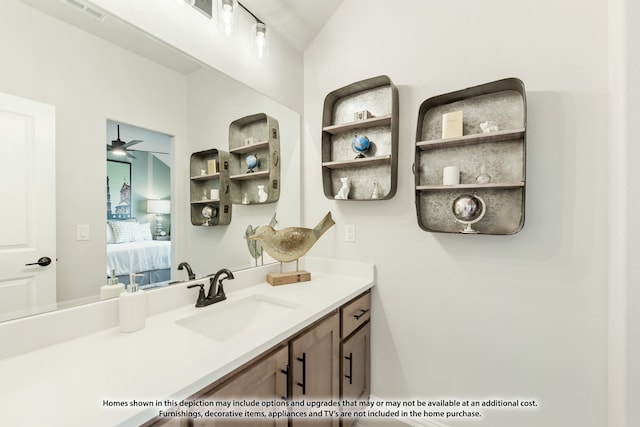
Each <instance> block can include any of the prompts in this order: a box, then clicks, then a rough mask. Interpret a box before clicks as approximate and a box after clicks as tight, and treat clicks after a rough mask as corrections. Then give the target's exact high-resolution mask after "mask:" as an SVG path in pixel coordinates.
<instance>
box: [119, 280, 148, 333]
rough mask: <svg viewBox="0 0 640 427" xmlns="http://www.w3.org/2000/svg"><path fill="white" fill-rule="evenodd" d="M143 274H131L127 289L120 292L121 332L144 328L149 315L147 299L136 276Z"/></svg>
mask: <svg viewBox="0 0 640 427" xmlns="http://www.w3.org/2000/svg"><path fill="white" fill-rule="evenodd" d="M141 276H144V275H143V274H133V273H132V274H130V275H129V286H127V290H126V291H124V292H122V293H121V294H120V332H134V331H137V330H139V329H142V328H144V322H145V318H146V317H147V299H146V295H145V293H144V291H143V290H142V289H138V284H137V283H136V277H141Z"/></svg>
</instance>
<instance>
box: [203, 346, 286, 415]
mask: <svg viewBox="0 0 640 427" xmlns="http://www.w3.org/2000/svg"><path fill="white" fill-rule="evenodd" d="M288 361H289V354H288V350H287V347H286V346H284V347H281V348H280V349H279V350H277V351H276V352H274V353H271V355H269V356H266V357H265V358H264V359H261V360H259V361H258V362H255V363H253V364H251V365H250V366H249V367H247V368H246V369H245V370H243V371H242V372H240V373H238V374H237V375H234V376H233V377H231V378H230V379H229V380H228V381H226V382H224V383H223V384H221V385H220V386H219V387H216V388H215V389H214V390H212V391H211V392H209V393H207V394H205V395H204V396H202V397H200V398H199V399H209V400H230V399H245V400H246V399H257V400H274V399H280V398H283V397H286V394H287V374H286V369H287V364H288ZM283 371H284V372H283ZM236 410H238V409H236ZM261 410H264V408H261V407H257V408H256V411H261ZM193 425H194V426H246V425H251V426H270V427H271V426H286V425H287V419H286V418H282V419H278V420H273V419H269V418H267V419H261V418H251V419H248V418H237V419H214V418H204V419H195V420H193Z"/></svg>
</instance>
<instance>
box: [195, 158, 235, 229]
mask: <svg viewBox="0 0 640 427" xmlns="http://www.w3.org/2000/svg"><path fill="white" fill-rule="evenodd" d="M189 173H190V194H191V224H193V225H202V226H214V225H228V224H229V223H230V222H231V199H230V196H231V195H230V189H229V153H226V152H224V151H220V150H217V149H215V148H214V149H210V150H205V151H199V152H197V153H193V154H191V160H190V166H189Z"/></svg>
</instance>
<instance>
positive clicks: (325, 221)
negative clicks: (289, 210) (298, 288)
mask: <svg viewBox="0 0 640 427" xmlns="http://www.w3.org/2000/svg"><path fill="white" fill-rule="evenodd" d="M334 224H335V222H334V221H333V218H332V217H331V212H327V214H326V215H325V216H324V218H322V220H320V222H319V223H318V224H317V225H316V226H315V227H314V228H302V227H288V228H283V229H282V230H274V228H273V227H272V226H270V225H261V226H260V227H258V229H257V230H256V232H255V234H254V235H253V236H251V239H252V240H257V241H259V242H260V243H261V244H262V247H263V248H264V250H265V251H267V253H268V254H269V255H270V256H271V257H272V258H273V259H275V260H276V261H280V274H269V275H268V276H267V281H268V282H269V283H270V284H272V285H274V286H275V285H284V284H287V283H294V282H306V281H308V280H311V273H309V272H308V271H299V270H298V259H299V258H300V257H301V256H303V255H304V254H306V253H307V252H308V251H309V249H311V247H312V246H313V245H314V244H315V243H316V242H317V241H318V239H319V238H320V236H322V235H323V234H324V233H325V232H326V231H327V230H328V229H329V228H331V227H332V226H333V225H334ZM291 261H296V271H295V272H289V273H282V263H284V262H291Z"/></svg>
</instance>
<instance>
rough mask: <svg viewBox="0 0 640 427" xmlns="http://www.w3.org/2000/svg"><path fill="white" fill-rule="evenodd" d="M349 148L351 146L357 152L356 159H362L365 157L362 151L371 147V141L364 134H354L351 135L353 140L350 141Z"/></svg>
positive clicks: (364, 151)
mask: <svg viewBox="0 0 640 427" xmlns="http://www.w3.org/2000/svg"><path fill="white" fill-rule="evenodd" d="M351 148H353V151H355V152H356V153H358V155H357V156H356V159H363V158H364V157H365V156H364V153H366V152H367V151H368V150H369V148H371V141H369V138H367V137H366V136H364V135H361V136H358V135H356V136H354V137H353V141H352V142H351Z"/></svg>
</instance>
